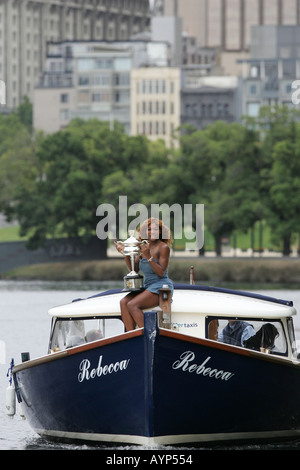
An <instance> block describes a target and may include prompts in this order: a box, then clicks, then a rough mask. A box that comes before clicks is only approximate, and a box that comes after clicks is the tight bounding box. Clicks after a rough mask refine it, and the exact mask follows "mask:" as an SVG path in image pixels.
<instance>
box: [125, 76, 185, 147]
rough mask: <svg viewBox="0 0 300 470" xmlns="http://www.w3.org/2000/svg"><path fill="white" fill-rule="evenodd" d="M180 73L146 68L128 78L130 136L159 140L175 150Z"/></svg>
mask: <svg viewBox="0 0 300 470" xmlns="http://www.w3.org/2000/svg"><path fill="white" fill-rule="evenodd" d="M180 86H181V83H180V69H179V68H177V67H174V68H172V67H147V68H140V69H135V70H133V71H132V74H131V135H137V134H143V135H146V136H147V137H148V138H149V139H150V140H157V139H163V140H164V141H165V143H166V146H167V147H168V148H171V147H173V146H177V144H178V141H177V139H176V130H177V129H178V127H179V125H180Z"/></svg>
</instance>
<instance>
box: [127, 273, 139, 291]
mask: <svg viewBox="0 0 300 470" xmlns="http://www.w3.org/2000/svg"><path fill="white" fill-rule="evenodd" d="M143 281H144V276H141V275H140V274H131V273H130V274H128V275H127V276H124V289H122V292H139V291H142V290H143V289H144V282H143Z"/></svg>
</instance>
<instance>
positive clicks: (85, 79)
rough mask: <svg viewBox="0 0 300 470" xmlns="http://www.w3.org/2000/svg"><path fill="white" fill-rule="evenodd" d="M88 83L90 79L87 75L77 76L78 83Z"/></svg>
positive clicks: (82, 84)
mask: <svg viewBox="0 0 300 470" xmlns="http://www.w3.org/2000/svg"><path fill="white" fill-rule="evenodd" d="M89 83H90V80H89V77H88V76H87V75H80V76H79V77H78V85H80V86H86V85H89Z"/></svg>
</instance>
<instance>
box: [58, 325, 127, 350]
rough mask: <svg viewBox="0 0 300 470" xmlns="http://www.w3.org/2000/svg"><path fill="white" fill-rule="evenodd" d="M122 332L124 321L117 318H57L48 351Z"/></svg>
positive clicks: (70, 346)
mask: <svg viewBox="0 0 300 470" xmlns="http://www.w3.org/2000/svg"><path fill="white" fill-rule="evenodd" d="M122 333H124V323H123V322H122V321H121V320H120V319H119V318H95V317H93V318H79V319H76V320H74V319H57V320H56V322H55V325H54V329H53V334H52V337H51V340H50V346H49V351H50V352H56V351H61V350H63V349H68V348H72V347H74V346H79V345H80V344H85V343H90V342H91V341H97V340H99V339H102V338H107V337H110V336H115V335H118V334H122Z"/></svg>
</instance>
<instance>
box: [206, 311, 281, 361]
mask: <svg viewBox="0 0 300 470" xmlns="http://www.w3.org/2000/svg"><path fill="white" fill-rule="evenodd" d="M206 337H207V338H208V339H212V340H214V341H219V342H222V343H226V344H231V345H233V346H240V347H244V348H247V349H253V350H256V351H261V352H266V353H270V354H280V355H286V354H287V343H286V338H285V334H284V330H283V326H282V323H281V321H279V320H271V321H270V320H253V319H248V320H247V319H245V320H244V319H243V320H241V319H237V318H226V319H225V318H216V317H214V318H212V317H208V318H207V319H206Z"/></svg>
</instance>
